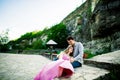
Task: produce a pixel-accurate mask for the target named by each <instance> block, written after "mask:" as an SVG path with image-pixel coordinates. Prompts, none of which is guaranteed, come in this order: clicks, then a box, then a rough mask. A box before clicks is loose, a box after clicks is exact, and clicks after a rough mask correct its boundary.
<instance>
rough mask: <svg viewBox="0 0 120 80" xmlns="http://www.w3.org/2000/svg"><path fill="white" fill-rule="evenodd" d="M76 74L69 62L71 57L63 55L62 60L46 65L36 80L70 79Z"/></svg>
mask: <svg viewBox="0 0 120 80" xmlns="http://www.w3.org/2000/svg"><path fill="white" fill-rule="evenodd" d="M73 73H74V69H73V67H72V65H71V63H70V61H69V57H68V56H67V55H66V54H63V57H62V59H59V60H57V61H52V62H51V63H49V64H47V65H45V66H44V67H43V68H42V69H41V71H40V72H39V74H37V75H36V76H35V78H34V80H54V78H57V77H66V78H68V77H70V76H72V74H73Z"/></svg>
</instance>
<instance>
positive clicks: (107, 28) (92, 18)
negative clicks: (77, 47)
mask: <svg viewBox="0 0 120 80" xmlns="http://www.w3.org/2000/svg"><path fill="white" fill-rule="evenodd" d="M62 22H63V23H64V24H66V26H67V30H68V33H69V35H72V36H73V37H74V38H75V39H76V40H77V41H81V42H82V43H84V46H85V47H86V48H87V49H91V50H92V52H93V53H106V52H110V51H115V50H119V49H120V1H119V0H87V1H86V2H85V3H84V4H82V5H81V6H80V7H78V8H77V9H76V10H75V11H73V12H72V13H71V14H70V15H68V16H67V17H66V18H65V19H64V20H63V21H62Z"/></svg>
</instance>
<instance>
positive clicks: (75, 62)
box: [71, 61, 82, 68]
mask: <svg viewBox="0 0 120 80" xmlns="http://www.w3.org/2000/svg"><path fill="white" fill-rule="evenodd" d="M71 64H72V66H73V68H76V67H82V64H81V63H80V62H78V61H74V62H72V63H71Z"/></svg>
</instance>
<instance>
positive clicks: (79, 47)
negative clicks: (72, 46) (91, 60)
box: [74, 43, 84, 61]
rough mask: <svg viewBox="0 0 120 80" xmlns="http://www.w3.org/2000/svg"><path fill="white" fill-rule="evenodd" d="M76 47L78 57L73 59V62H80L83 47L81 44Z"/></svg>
mask: <svg viewBox="0 0 120 80" xmlns="http://www.w3.org/2000/svg"><path fill="white" fill-rule="evenodd" d="M77 47H78V55H77V56H76V57H75V58H74V60H75V61H78V60H80V61H81V60H82V59H83V53H84V47H83V45H82V43H79V44H78V46H77Z"/></svg>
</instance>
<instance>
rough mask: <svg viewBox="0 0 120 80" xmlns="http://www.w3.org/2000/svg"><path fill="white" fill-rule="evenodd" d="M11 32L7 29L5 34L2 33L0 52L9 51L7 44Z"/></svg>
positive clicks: (0, 34)
mask: <svg viewBox="0 0 120 80" xmlns="http://www.w3.org/2000/svg"><path fill="white" fill-rule="evenodd" d="M8 32H9V30H8V29H7V30H6V31H5V32H4V31H3V32H2V33H0V52H5V51H7V50H8V46H7V43H8V41H9V37H8Z"/></svg>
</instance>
